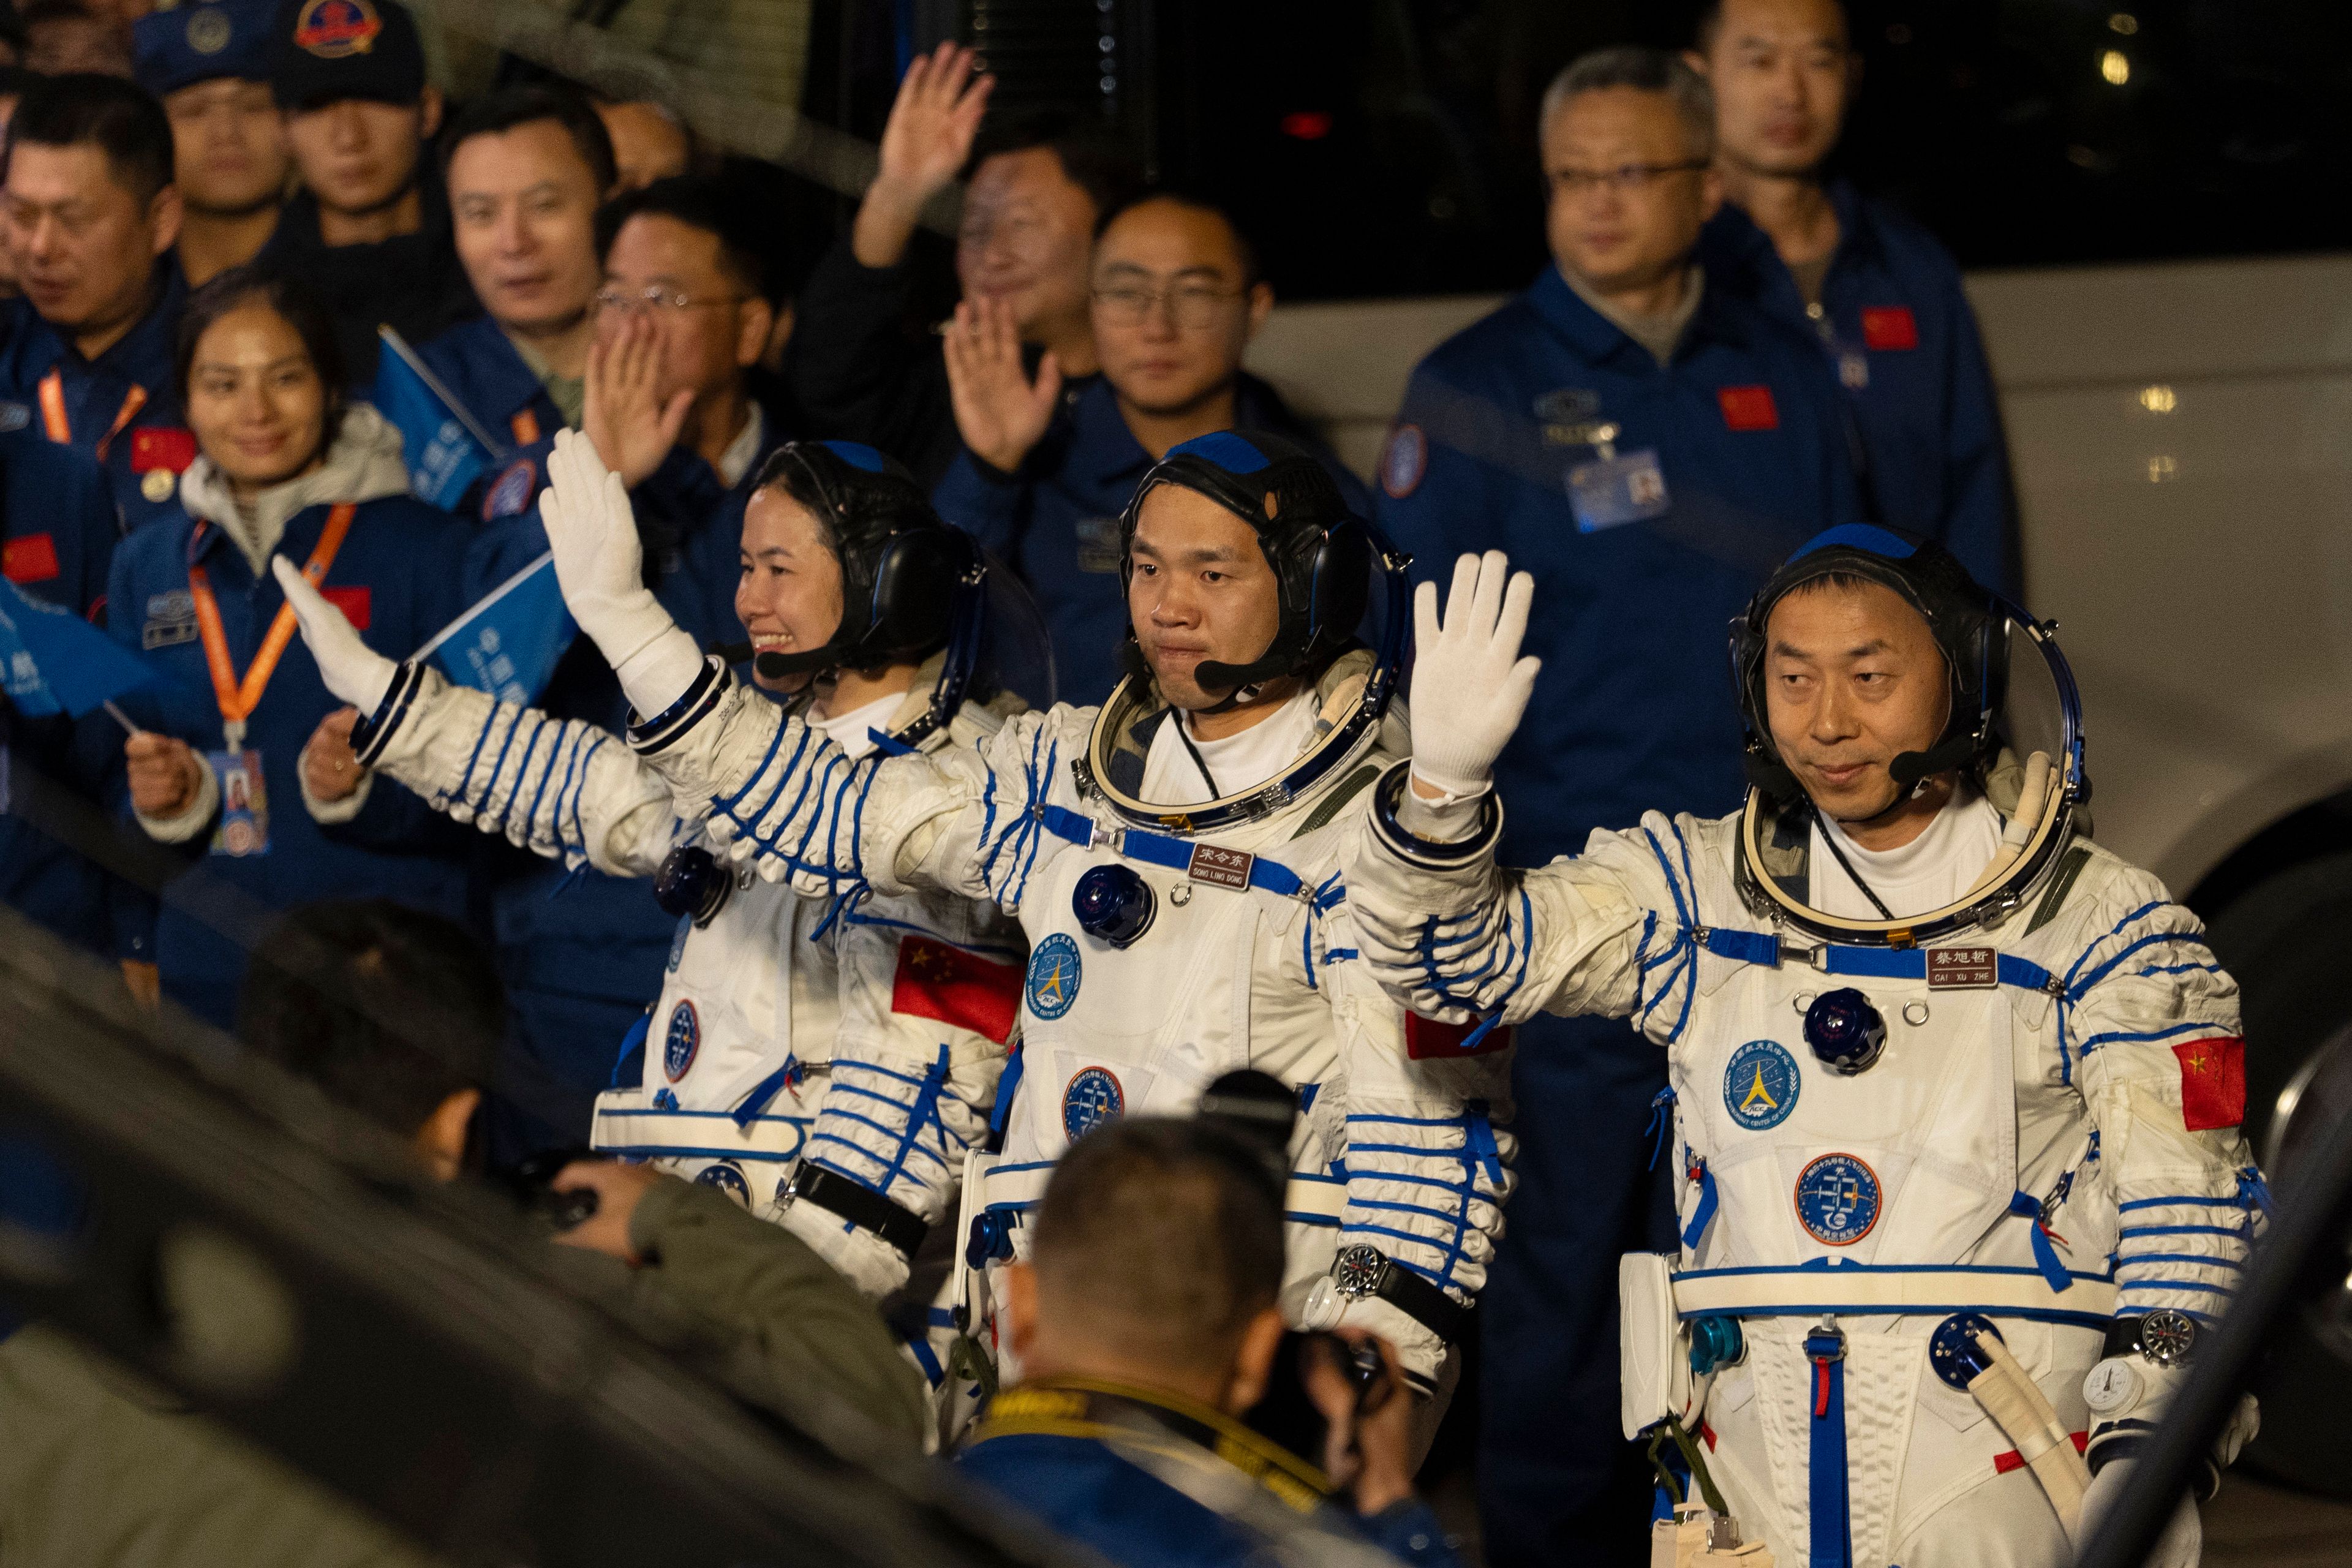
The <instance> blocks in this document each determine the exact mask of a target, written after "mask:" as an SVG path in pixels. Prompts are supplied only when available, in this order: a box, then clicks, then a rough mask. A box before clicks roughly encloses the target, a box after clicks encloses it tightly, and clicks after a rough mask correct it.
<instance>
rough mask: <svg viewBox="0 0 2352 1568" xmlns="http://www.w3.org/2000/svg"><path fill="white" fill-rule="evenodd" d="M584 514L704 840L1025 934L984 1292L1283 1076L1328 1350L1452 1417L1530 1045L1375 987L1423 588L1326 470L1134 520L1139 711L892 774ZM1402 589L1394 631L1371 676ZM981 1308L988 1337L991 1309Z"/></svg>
mask: <svg viewBox="0 0 2352 1568" xmlns="http://www.w3.org/2000/svg"><path fill="white" fill-rule="evenodd" d="M593 460H594V458H593V453H589V454H587V457H586V461H587V462H590V463H593ZM556 489H557V491H558V492H559V500H558V503H557V505H556V507H555V508H554V509H553V511H552V512H551V516H550V519H549V536H550V540H551V543H552V544H553V546H554V550H555V562H556V570H557V574H558V576H559V578H560V580H561V581H562V585H563V592H564V597H565V600H566V602H567V604H569V605H570V606H571V608H572V615H573V617H574V618H575V619H576V620H578V622H579V623H580V625H581V626H582V628H583V630H584V631H585V632H587V634H588V635H589V636H591V637H593V638H594V639H595V640H596V642H597V644H598V645H599V646H600V647H603V648H604V652H605V655H606V657H607V658H609V659H610V660H611V661H612V663H613V666H614V668H615V669H616V670H618V671H619V673H620V676H621V679H622V684H623V687H624V689H625V690H626V691H627V693H628V695H629V700H630V701H631V703H632V704H633V705H634V706H635V710H636V711H637V713H638V714H640V715H649V716H650V717H644V718H641V719H640V720H639V721H637V722H635V724H634V725H633V726H632V728H631V731H630V735H629V740H630V744H631V745H632V746H633V747H635V749H636V751H637V752H638V754H639V755H641V756H643V757H645V758H646V759H647V760H648V761H649V762H650V763H652V765H653V766H654V767H655V768H656V769H658V770H659V771H660V772H661V773H663V774H664V775H665V776H666V777H667V779H668V781H669V783H670V785H671V788H672V790H673V792H674V796H675V802H676V805H677V812H678V815H679V816H681V817H683V818H685V819H687V820H689V821H698V822H701V823H702V824H703V825H704V827H705V829H706V831H707V832H708V833H709V835H710V836H711V837H713V838H714V839H719V838H724V839H730V840H731V842H730V846H729V852H730V855H731V857H732V858H735V859H736V860H737V861H738V862H740V863H743V864H747V865H750V866H754V867H756V868H758V870H759V872H760V874H761V876H763V877H768V878H786V879H790V880H792V881H793V882H794V883H795V884H796V885H802V886H810V887H839V886H847V885H857V886H870V887H871V888H872V889H875V890H876V892H877V893H879V894H884V895H898V894H901V893H906V892H909V891H913V890H916V889H925V890H932V891H938V892H945V893H950V894H960V895H961V896H963V897H966V898H970V899H974V900H987V901H990V902H992V903H993V904H995V905H997V906H999V907H1001V908H1003V909H1004V910H1008V911H1013V912H1017V914H1018V915H1019V917H1020V921H1021V924H1022V926H1023V928H1024V930H1025V931H1026V932H1027V933H1028V936H1029V939H1030V942H1031V955H1030V959H1029V965H1028V970H1027V973H1026V976H1025V980H1024V986H1023V998H1022V1001H1023V1009H1022V1020H1021V1034H1022V1046H1021V1049H1020V1052H1019V1055H1018V1056H1017V1057H1016V1058H1015V1059H1014V1061H1013V1065H1012V1066H1011V1067H1010V1068H1008V1069H1007V1072H1006V1077H1007V1079H1008V1080H1011V1079H1013V1074H1015V1073H1017V1074H1019V1075H1020V1077H1019V1079H1018V1088H1017V1090H1016V1091H1015V1092H1013V1093H1012V1094H1010V1095H1009V1096H1008V1095H1000V1097H999V1104H1000V1106H1001V1107H1003V1110H1004V1113H1005V1116H1006V1120H1005V1123H1004V1127H1003V1146H1002V1152H1001V1153H1000V1154H998V1155H997V1156H996V1157H995V1158H994V1159H993V1160H992V1161H985V1160H978V1159H976V1160H975V1168H976V1171H977V1175H976V1177H975V1179H974V1180H972V1181H971V1182H969V1183H968V1184H967V1186H968V1195H967V1200H966V1202H967V1205H968V1206H969V1207H971V1208H972V1209H973V1210H974V1211H975V1212H974V1213H973V1214H972V1216H971V1226H970V1227H969V1229H968V1231H967V1236H968V1238H969V1245H968V1248H967V1253H966V1257H967V1258H968V1259H969V1261H970V1262H971V1263H972V1264H974V1265H983V1264H990V1263H995V1262H1001V1261H1003V1260H1004V1259H1007V1258H1013V1257H1015V1256H1018V1255H1019V1254H1021V1253H1022V1252H1023V1251H1024V1236H1023V1232H1022V1216H1023V1215H1024V1214H1025V1213H1026V1212H1027V1211H1028V1210H1029V1209H1030V1208H1031V1207H1032V1205H1034V1203H1035V1201H1036V1200H1037V1198H1038V1196H1039V1194H1041V1193H1042V1191H1043V1189H1044V1185H1045V1176H1046V1174H1047V1173H1048V1171H1049V1169H1050V1167H1051V1165H1052V1163H1053V1162H1054V1160H1055V1157H1056V1156H1057V1155H1058V1154H1059V1153H1060V1152H1061V1151H1062V1150H1063V1149H1064V1148H1066V1146H1067V1145H1068V1144H1069V1143H1070V1142H1071V1141H1073V1140H1074V1139H1076V1138H1077V1137H1079V1136H1081V1135H1082V1134H1084V1133H1085V1132H1086V1131H1087V1130H1088V1129H1090V1128H1092V1127H1094V1126H1096V1125H1097V1124H1098V1123H1100V1122H1101V1121H1104V1120H1105V1119H1107V1118H1109V1117H1114V1116H1118V1115H1120V1114H1122V1113H1123V1112H1126V1111H1129V1110H1137V1111H1140V1110H1151V1111H1155V1112H1162V1113H1167V1112H1173V1113H1179V1114H1181V1113H1189V1112H1190V1111H1191V1110H1192V1109H1193V1107H1194V1105H1195V1102H1196V1101H1197V1100H1198V1099H1199V1097H1200V1094H1201V1091H1202V1089H1204V1088H1205V1087H1206V1086H1207V1085H1208V1084H1209V1083H1210V1082H1212V1081H1213V1079H1216V1078H1217V1077H1219V1076H1220V1075H1221V1074H1223V1073H1224V1072H1226V1071H1228V1070H1230V1069H1232V1068H1242V1067H1252V1068H1260V1069H1262V1070H1264V1071H1266V1072H1269V1073H1272V1074H1274V1075H1276V1077H1278V1078H1279V1079H1282V1080H1283V1081H1284V1082H1285V1083H1286V1084H1288V1085H1290V1086H1292V1087H1293V1088H1294V1089H1296V1091H1297V1096H1298V1100H1299V1102H1300V1104H1301V1106H1302V1108H1303V1113H1302V1114H1301V1116H1300V1118H1299V1126H1298V1131H1297V1134H1296V1135H1295V1137H1294V1140H1293V1145H1292V1157H1293V1173H1292V1176H1291V1180H1290V1184H1289V1189H1288V1194H1287V1197H1286V1217H1287V1219H1288V1220H1289V1222H1290V1258H1289V1276H1288V1285H1287V1288H1286V1298H1285V1300H1286V1309H1287V1310H1288V1311H1289V1313H1290V1315H1291V1317H1292V1319H1293V1321H1294V1322H1296V1323H1297V1324H1299V1325H1300V1326H1303V1327H1330V1326H1334V1325H1337V1324H1339V1323H1342V1322H1345V1323H1349V1324H1354V1325H1360V1326H1363V1327H1366V1328H1369V1329H1371V1330H1373V1331H1376V1332H1378V1333H1379V1334H1381V1336H1383V1337H1384V1338H1387V1339H1388V1340H1390V1341H1391V1342H1392V1343H1394V1344H1395V1345H1396V1346H1397V1348H1398V1350H1399V1352H1400V1353H1401V1355H1402V1360H1403V1363H1404V1364H1405V1367H1406V1370H1407V1373H1408V1374H1409V1375H1410V1376H1411V1377H1412V1378H1413V1379H1414V1380H1415V1381H1416V1383H1417V1384H1419V1385H1420V1386H1421V1387H1423V1389H1424V1390H1431V1391H1434V1390H1436V1389H1438V1388H1439V1387H1441V1386H1443V1384H1444V1380H1445V1379H1446V1377H1447V1376H1448V1375H1450V1371H1449V1369H1452V1368H1453V1367H1454V1365H1455V1363H1456V1362H1457V1361H1458V1358H1457V1357H1454V1356H1452V1355H1451V1354H1450V1353H1449V1352H1450V1347H1451V1345H1452V1342H1454V1340H1455V1339H1456V1338H1457V1337H1458V1335H1459V1333H1460V1331H1461V1330H1462V1327H1463V1324H1464V1321H1465V1317H1466V1315H1467V1313H1468V1311H1469V1310H1470V1307H1471V1303H1472V1301H1473V1300H1474V1299H1475V1295H1476V1292H1477V1289H1478V1287H1479V1285H1480V1284H1481V1282H1482V1281H1483V1279H1484V1278H1485V1273H1486V1262H1487V1260H1488V1258H1490V1257H1491V1256H1492V1251H1493V1245H1494V1239H1495V1237H1496V1234H1497V1233H1498V1232H1499V1230H1500V1226H1501V1206H1502V1204H1503V1201H1504V1199H1505V1196H1506V1194H1507V1192H1508V1190H1509V1186H1510V1180H1511V1178H1510V1174H1509V1158H1510V1153H1511V1147H1512V1143H1511V1138H1510V1135H1509V1133H1508V1132H1507V1131H1504V1130H1503V1128H1504V1124H1505V1123H1506V1122H1507V1120H1508V1102H1507V1093H1508V1082H1509V1078H1508V1047H1507V1043H1506V1037H1503V1036H1500V1035H1495V1036H1490V1037H1486V1038H1484V1039H1482V1040H1481V1041H1479V1042H1478V1043H1477V1047H1476V1048H1473V1049H1470V1050H1466V1051H1465V1050H1464V1049H1462V1048H1461V1047H1460V1044H1459V1039H1460V1036H1461V1034H1462V1033H1463V1031H1460V1030H1453V1031H1448V1030H1446V1029H1444V1028H1443V1027H1440V1026H1432V1025H1429V1024H1426V1023H1424V1022H1423V1021H1420V1020H1412V1019H1408V1017H1407V1016H1406V1015H1405V1014H1404V1012H1403V1011H1402V1009H1400V1008H1399V1007H1398V1006H1397V1005H1395V1004H1393V1003H1391V1001H1389V1000H1388V999H1387V998H1386V997H1385V996H1383V995H1382V994H1381V992H1380V990H1379V988H1378V987H1377V986H1375V985H1373V984H1370V982H1369V980H1367V979H1366V978H1365V977H1364V976H1363V973H1362V965H1361V964H1360V963H1359V962H1358V961H1357V955H1356V942H1355V939H1354V937H1353V935H1352V934H1351V930H1350V927H1349V919H1348V910H1347V905H1346V902H1345V900H1346V892H1345V889H1344V888H1343V886H1342V884H1341V882H1340V880H1339V876H1338V874H1337V863H1338V855H1339V845H1340V844H1341V843H1342V842H1343V841H1344V840H1345V839H1346V838H1347V837H1348V836H1349V833H1350V832H1351V830H1352V827H1353V825H1354V822H1355V818H1356V816H1358V815H1359V814H1360V813H1361V811H1362V809H1363V806H1364V803H1365V801H1366V799H1367V798H1368V797H1367V795H1365V793H1364V791H1365V789H1366V786H1368V785H1369V784H1370V783H1371V781H1372V779H1373V778H1374V777H1375V776H1376V775H1377V774H1378V773H1379V772H1380V770H1381V767H1382V766H1383V765H1385V764H1386V763H1388V762H1390V761H1391V760H1392V759H1395V758H1397V757H1400V756H1402V739H1403V737H1402V726H1401V725H1400V724H1398V723H1397V722H1396V721H1393V720H1392V719H1390V718H1389V717H1388V708H1389V699H1390V697H1391V693H1392V691H1393V689H1394V684H1395V681H1396V680H1397V679H1398V676H1399V668H1400V667H1399V662H1398V660H1399V655H1400V653H1401V650H1402V634H1403V626H1402V620H1403V610H1404V595H1403V588H1402V582H1403V567H1404V565H1405V563H1404V561H1403V559H1402V557H1400V556H1397V555H1395V554H1394V553H1393V552H1390V551H1387V550H1386V549H1384V548H1381V546H1380V544H1379V543H1378V542H1377V541H1376V539H1375V537H1374V535H1373V532H1372V531H1371V530H1370V526H1369V525H1368V524H1367V523H1366V522H1365V521H1363V520H1362V519H1360V518H1358V517H1355V516H1353V515H1352V514H1350V513H1349V510H1348V509H1347V506H1346V503H1345V502H1344V501H1343V500H1341V499H1340V497H1339V492H1338V490H1337V489H1336V488H1335V487H1334V486H1333V485H1332V483H1331V481H1330V479H1329V477H1328V475H1326V474H1325V473H1324V471H1323V470H1322V468H1320V466H1319V465H1318V464H1317V463H1316V462H1315V460H1314V459H1313V458H1311V457H1309V456H1308V455H1307V454H1306V453H1305V452H1303V451H1300V450H1299V449H1297V447H1292V446H1290V445H1289V444H1287V443H1286V442H1283V441H1281V440H1280V439H1278V438H1276V437H1268V436H1259V435H1253V434H1244V433H1232V432H1225V433H1220V434H1217V435H1213V436H1207V437H1201V438H1199V439H1197V440H1193V441H1190V442H1187V443H1185V444H1183V445H1181V446H1180V447H1176V448H1174V449H1173V450H1171V452H1170V453H1169V454H1168V456H1167V457H1166V458H1164V459H1163V460H1161V461H1160V463H1158V464H1157V465H1155V466H1154V467H1153V468H1152V469H1151V470H1150V473H1149V474H1148V475H1147V476H1146V477H1145V479H1144V480H1143V482H1142V485H1141V487H1140V488H1139V490H1138V493H1137V496H1136V499H1135V500H1134V502H1133V503H1131V504H1130V505H1129V508H1128V510H1127V511H1126V513H1125V514H1124V515H1123V517H1122V518H1121V520H1120V526H1121V542H1122V554H1123V558H1124V561H1125V569H1124V577H1123V581H1124V583H1125V585H1126V588H1127V593H1128V601H1129V611H1130V616H1131V622H1132V629H1131V636H1130V639H1129V642H1128V643H1127V644H1126V645H1125V648H1126V657H1127V658H1128V662H1129V676H1128V678H1127V679H1126V680H1125V681H1124V682H1123V683H1122V685H1121V686H1120V687H1119V689H1118V690H1117V691H1116V692H1115V693H1114V694H1113V695H1112V698H1111V700H1110V701H1109V702H1108V704H1107V705H1106V706H1104V707H1103V708H1101V709H1099V710H1097V709H1074V708H1069V707H1056V708H1055V709H1053V710H1050V711H1047V712H1043V713H1025V714H1020V715H1016V716H1014V717H1013V719H1011V720H1010V721H1007V722H1006V723H1005V725H1004V727H1003V729H1001V730H999V731H997V732H996V733H995V734H993V735H992V736H990V737H988V738H987V739H986V740H984V741H983V742H981V744H980V745H979V746H978V747H977V748H976V749H964V748H950V749H947V750H942V751H936V752H925V753H923V754H921V755H918V756H911V757H896V756H894V757H890V758H887V759H885V760H884V761H883V762H881V763H879V764H877V766H875V767H873V768H872V769H869V770H860V769H856V768H853V767H851V766H849V765H848V763H847V761H846V759H845V757H844V756H843V754H842V752H840V750H839V748H838V747H837V746H835V744H833V743H832V742H830V741H829V740H828V738H827V737H825V736H824V734H822V733H820V732H817V731H813V730H811V729H810V728H809V727H807V726H806V725H804V724H803V722H801V721H799V720H798V719H796V718H795V717H793V715H791V714H789V713H787V712H786V711H785V710H782V709H780V708H778V707H776V706H775V705H773V704H772V703H765V702H761V701H758V700H753V699H752V698H751V697H750V696H749V695H748V694H746V693H745V692H743V691H742V690H741V689H740V688H739V687H738V686H736V685H735V683H734V681H733V679H732V678H731V677H730V675H729V673H728V671H727V668H726V667H725V665H724V664H723V663H721V662H719V661H717V660H711V659H706V658H704V657H703V655H702V653H701V652H700V650H699V649H698V648H697V647H695V646H694V644H693V642H692V640H691V639H690V638H688V637H686V636H685V635H684V634H683V633H681V632H679V631H678V630H677V628H676V627H675V626H672V625H671V624H670V623H669V620H668V617H667V615H666V614H664V613H663V612H662V610H661V608H660V606H659V605H657V604H656V603H655V602H654V600H653V598H652V596H651V595H648V594H646V593H645V592H644V590H643V589H642V587H641V586H640V577H639V574H638V568H637V564H636V560H637V537H636V533H635V529H634V528H633V527H632V526H631V525H630V522H629V516H628V502H627V498H626V494H625V491H623V490H622V489H620V487H619V486H618V485H617V484H609V483H608V484H604V485H601V486H599V487H597V488H596V489H594V490H593V491H592V492H585V493H583V491H582V490H581V489H579V488H578V484H577V480H576V479H575V478H574V477H573V476H572V475H570V474H567V473H565V472H562V471H559V473H558V474H557V476H556ZM1376 580H1377V582H1378V584H1379V586H1380V588H1381V595H1382V603H1381V605H1380V606H1378V608H1379V609H1380V610H1381V611H1383V612H1384V614H1385V617H1386V618H1385V623H1384V625H1383V626H1381V628H1380V630H1381V635H1380V636H1379V637H1378V638H1377V640H1378V641H1379V642H1380V644H1381V646H1380V647H1366V646H1364V645H1363V644H1362V643H1361V642H1360V641H1359V640H1358V639H1357V637H1356V633H1357V630H1358V627H1359V625H1360V623H1361V622H1362V621H1363V619H1364V617H1365V615H1366V610H1367V602H1368V599H1369V598H1370V595H1371V591H1372V588H1373V585H1374V584H1375V581H1376ZM1104 652H1105V655H1106V657H1109V656H1110V655H1111V654H1112V653H1113V650H1111V649H1105V650H1104ZM974 1273H975V1275H979V1274H981V1273H982V1271H981V1270H979V1269H977V1268H975V1270H974ZM971 1307H972V1309H973V1310H975V1315H974V1316H973V1318H972V1320H971V1321H973V1322H974V1324H975V1332H976V1333H979V1325H980V1324H981V1323H982V1321H983V1320H984V1318H985V1316H986V1308H985V1303H984V1301H983V1300H982V1299H981V1296H980V1290H979V1289H978V1288H977V1287H976V1288H975V1292H974V1300H973V1301H972V1303H971ZM980 1337H982V1338H983V1339H985V1337H986V1336H985V1335H984V1334H981V1336H980Z"/></svg>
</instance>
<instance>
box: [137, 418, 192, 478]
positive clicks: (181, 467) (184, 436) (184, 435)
mask: <svg viewBox="0 0 2352 1568" xmlns="http://www.w3.org/2000/svg"><path fill="white" fill-rule="evenodd" d="M195 460H196V437H195V434H194V432H193V431H189V430H175V429H172V428H169V427H166V426H152V427H150V426H141V427H140V428H138V429H136V430H133V431H131V472H132V473H134V474H143V473H147V472H150V471H151V470H152V469H156V468H165V469H169V470H170V471H171V472H173V473H175V474H178V473H184V472H186V471H187V467H188V465H189V464H190V463H193V462H194V461H195Z"/></svg>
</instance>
